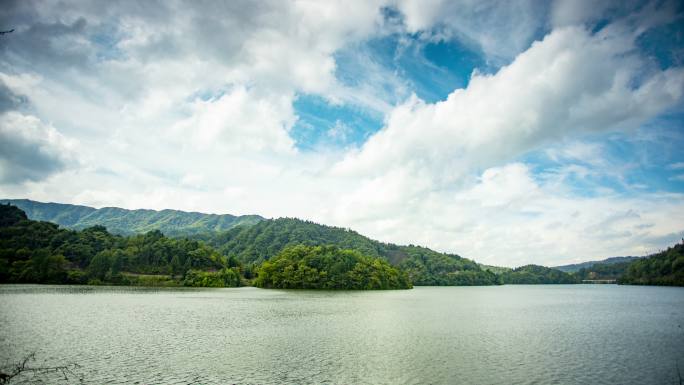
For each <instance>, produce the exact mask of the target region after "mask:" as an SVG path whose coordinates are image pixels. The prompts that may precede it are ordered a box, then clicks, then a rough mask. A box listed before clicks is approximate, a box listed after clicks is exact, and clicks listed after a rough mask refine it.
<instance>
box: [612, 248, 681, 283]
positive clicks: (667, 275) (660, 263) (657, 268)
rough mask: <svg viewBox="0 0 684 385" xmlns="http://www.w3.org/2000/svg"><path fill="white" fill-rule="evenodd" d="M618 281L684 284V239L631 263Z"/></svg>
mask: <svg viewBox="0 0 684 385" xmlns="http://www.w3.org/2000/svg"><path fill="white" fill-rule="evenodd" d="M618 283H620V284H628V285H664V286H684V239H683V240H682V243H678V244H676V245H674V246H673V247H669V248H668V249H667V250H665V251H662V252H660V253H656V254H653V255H650V256H648V257H647V258H643V259H639V260H637V261H634V262H632V263H630V264H629V266H627V269H626V271H625V273H624V274H623V275H622V276H621V277H620V278H618Z"/></svg>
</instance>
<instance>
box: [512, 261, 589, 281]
mask: <svg viewBox="0 0 684 385" xmlns="http://www.w3.org/2000/svg"><path fill="white" fill-rule="evenodd" d="M501 277H502V279H503V282H504V283H505V284H507V285H509V284H510V285H537V284H569V283H579V279H577V277H575V276H574V275H572V274H568V273H565V272H562V271H560V270H556V269H552V268H548V267H544V266H539V265H526V266H522V267H518V268H516V269H513V270H511V271H507V272H505V273H503V274H501Z"/></svg>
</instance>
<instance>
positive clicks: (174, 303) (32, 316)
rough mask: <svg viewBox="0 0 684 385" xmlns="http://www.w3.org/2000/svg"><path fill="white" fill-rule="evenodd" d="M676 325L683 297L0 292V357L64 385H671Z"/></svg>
mask: <svg viewBox="0 0 684 385" xmlns="http://www.w3.org/2000/svg"><path fill="white" fill-rule="evenodd" d="M683 328H684V288H664V287H637V286H616V285H567V286H566V285H559V286H552V285H549V286H546V285H544V286H500V287H417V288H415V289H413V290H404V291H374V292H322V291H283V290H262V289H255V288H238V289H186V290H181V289H175V290H174V289H161V290H154V289H143V288H121V287H83V286H80V287H79V286H33V285H1V286H0V364H4V363H7V362H13V361H17V360H19V359H20V358H21V357H23V356H24V355H26V354H27V353H30V352H36V357H37V362H36V363H35V364H36V365H61V364H67V363H72V362H74V363H78V364H79V365H80V368H79V369H78V370H77V374H78V375H77V376H72V377H70V379H69V381H68V383H78V382H79V378H82V380H83V382H84V383H88V384H90V383H92V384H103V383H111V384H115V383H140V384H188V383H192V384H227V383H228V384H230V383H237V384H288V383H290V384H309V383H311V384H321V383H330V384H611V385H615V384H639V385H642V384H673V383H675V380H676V379H677V369H676V365H677V363H679V366H680V368H681V370H682V375H684V329H683ZM41 378H44V379H45V383H50V384H52V383H64V382H65V381H63V379H62V380H61V382H60V378H61V377H60V375H58V374H49V375H43V376H41ZM23 382H24V383H35V382H36V378H30V377H24V381H23ZM17 383H22V381H17Z"/></svg>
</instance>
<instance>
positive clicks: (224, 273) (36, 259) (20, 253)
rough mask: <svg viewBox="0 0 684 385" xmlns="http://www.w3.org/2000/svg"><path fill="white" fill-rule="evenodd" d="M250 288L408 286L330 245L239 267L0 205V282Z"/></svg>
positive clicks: (156, 239)
mask: <svg viewBox="0 0 684 385" xmlns="http://www.w3.org/2000/svg"><path fill="white" fill-rule="evenodd" d="M252 281H254V282H253V283H254V284H256V285H257V286H260V287H274V288H276V287H277V288H311V289H406V288H411V287H412V284H411V281H410V279H409V277H408V275H407V274H406V272H404V271H402V270H400V269H398V268H396V267H393V266H391V265H390V264H389V263H388V262H387V261H385V260H383V259H381V258H374V257H372V256H367V255H364V254H363V253H361V252H359V251H355V250H345V249H341V248H338V247H336V246H325V247H313V246H306V245H298V246H293V247H287V248H284V249H283V250H280V252H279V253H278V255H276V256H275V257H274V258H271V260H270V261H264V262H263V263H261V264H256V263H252V264H250V265H248V266H247V267H244V265H243V264H242V263H241V262H240V261H239V260H238V259H236V258H235V256H232V255H231V256H228V255H226V254H225V253H222V252H220V251H219V250H217V249H215V248H213V247H211V246H209V245H207V244H206V243H205V242H202V241H199V240H190V239H175V238H168V237H166V236H164V235H163V234H162V233H161V232H160V231H158V230H154V231H150V232H147V233H145V234H139V235H134V236H129V237H124V236H119V235H114V234H110V233H109V232H108V231H107V229H106V228H105V227H103V226H99V225H98V226H93V227H89V228H87V229H84V230H82V231H74V230H66V229H61V228H59V226H58V225H56V224H53V223H49V222H38V221H33V220H29V219H28V218H27V217H26V214H25V213H24V212H23V211H21V210H20V209H18V208H17V207H15V206H10V205H2V204H0V283H53V284H62V283H66V284H115V285H146V286H179V285H183V286H200V287H235V286H240V285H243V284H251V283H252Z"/></svg>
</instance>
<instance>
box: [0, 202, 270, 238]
mask: <svg viewBox="0 0 684 385" xmlns="http://www.w3.org/2000/svg"><path fill="white" fill-rule="evenodd" d="M0 203H2V204H12V205H15V206H17V207H19V208H20V209H22V210H23V211H24V212H26V215H27V216H28V217H29V218H30V219H33V220H38V221H48V222H53V223H56V224H58V225H60V226H63V227H66V228H70V229H75V230H80V229H84V228H87V227H92V226H96V225H100V226H105V227H107V229H108V230H109V231H111V232H112V233H113V234H120V235H133V234H136V233H145V232H148V231H152V230H159V231H161V232H163V233H164V234H166V235H168V236H191V235H195V234H200V233H213V232H221V231H226V230H229V229H230V228H232V227H234V226H239V225H244V224H255V223H257V222H259V221H262V220H265V218H263V217H261V216H259V215H241V216H236V215H232V214H206V213H201V212H196V211H181V210H174V209H164V210H152V209H135V210H129V209H124V208H120V207H113V206H107V207H102V208H99V209H98V208H94V207H89V206H84V205H72V204H67V203H55V202H39V201H34V200H30V199H0Z"/></svg>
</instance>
